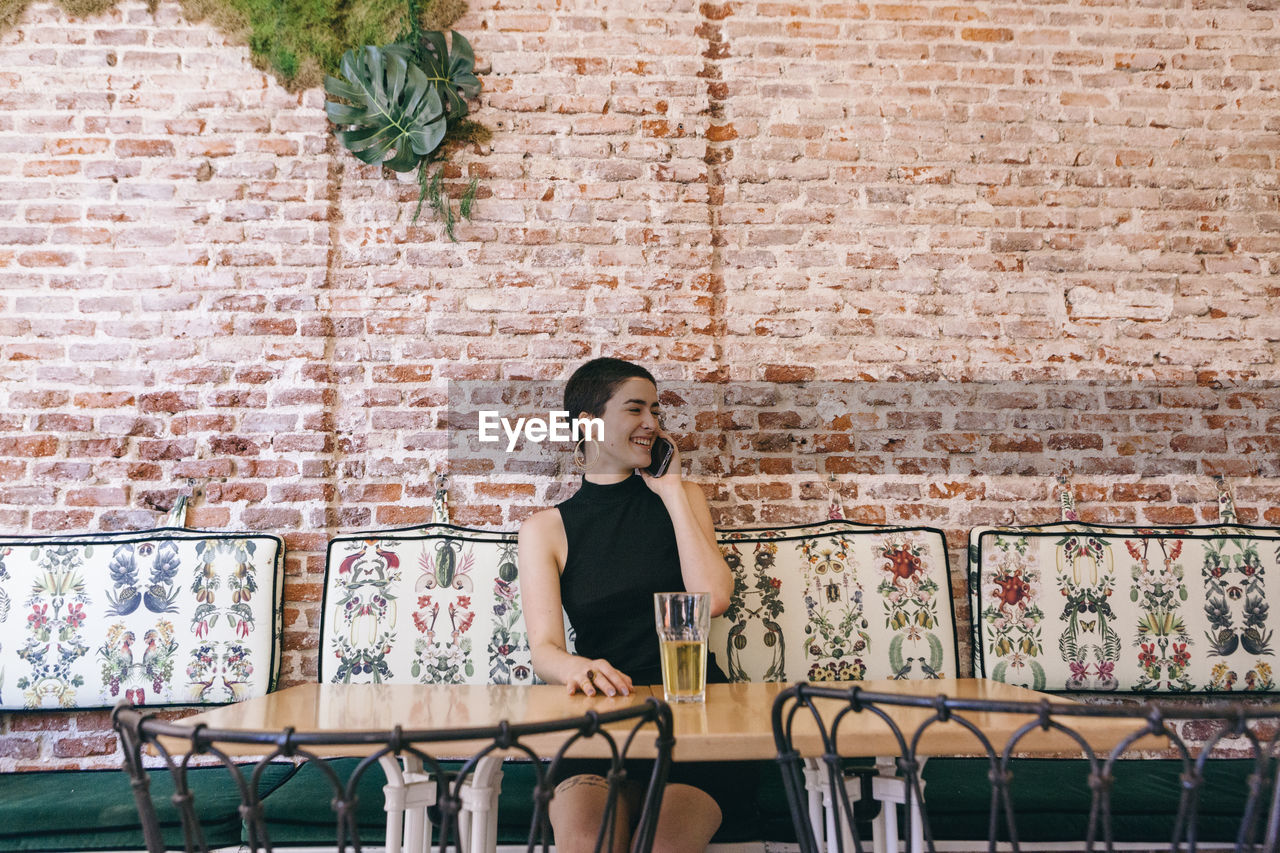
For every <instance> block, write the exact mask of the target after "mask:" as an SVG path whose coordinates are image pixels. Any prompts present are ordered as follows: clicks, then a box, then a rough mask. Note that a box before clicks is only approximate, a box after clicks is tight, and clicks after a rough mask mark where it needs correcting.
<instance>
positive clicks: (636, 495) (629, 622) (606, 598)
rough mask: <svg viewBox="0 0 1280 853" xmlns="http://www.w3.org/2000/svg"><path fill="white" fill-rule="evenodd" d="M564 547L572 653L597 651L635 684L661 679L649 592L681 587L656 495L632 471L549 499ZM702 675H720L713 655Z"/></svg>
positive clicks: (670, 530) (563, 584)
mask: <svg viewBox="0 0 1280 853" xmlns="http://www.w3.org/2000/svg"><path fill="white" fill-rule="evenodd" d="M557 508H558V509H559V510H560V518H561V520H562V521H563V522H564V533H565V538H566V539H567V541H568V546H569V548H568V553H567V554H566V556H565V561H564V570H563V571H561V573H560V601H561V603H562V604H563V605H564V610H565V613H566V614H567V615H568V616H569V623H570V624H571V625H572V626H573V629H574V631H575V632H576V634H577V636H576V638H575V648H576V650H577V653H578V654H580V655H582V656H584V657H589V658H604V659H605V660H607V661H609V663H611V664H613V665H614V666H615V667H617V668H618V669H619V670H621V671H622V672H624V673H626V674H627V675H628V676H630V677H631V680H632V682H633V683H635V684H661V683H662V666H661V661H660V658H659V652H658V635H657V632H656V631H655V630H654V624H653V621H654V616H653V594H654V593H655V592H681V591H683V590H684V577H683V576H682V575H681V574H680V552H679V550H678V549H677V547H676V531H675V528H674V527H673V526H672V524H671V516H670V515H669V514H668V513H667V508H666V507H665V506H664V505H663V503H662V498H660V497H658V496H657V495H656V494H654V493H653V491H652V490H650V488H649V487H648V486H646V485H645V484H644V480H643V479H641V477H640V475H639V474H632V475H631V476H630V477H628V478H627V479H625V480H623V481H622V482H621V483H611V484H609V485H599V484H597V483H590V482H588V481H587V480H586V479H585V478H584V479H583V481H582V488H581V489H579V490H578V492H577V493H576V494H574V496H573V497H571V498H569V499H568V500H567V501H565V502H564V503H562V504H560V505H559V506H558V507H557ZM707 669H708V672H707V680H708V681H711V682H713V683H714V682H718V681H723V680H724V676H723V674H722V673H720V672H719V670H718V668H717V667H716V666H715V663H714V662H713V661H708V667H707Z"/></svg>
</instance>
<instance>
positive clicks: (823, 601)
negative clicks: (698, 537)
mask: <svg viewBox="0 0 1280 853" xmlns="http://www.w3.org/2000/svg"><path fill="white" fill-rule="evenodd" d="M717 539H718V540H719V544H720V550H721V552H722V553H723V554H724V557H725V560H726V562H728V564H729V567H730V569H732V570H733V581H734V590H733V598H732V601H731V603H730V605H729V609H728V610H726V611H725V613H724V614H723V615H721V616H719V617H717V618H716V619H713V620H712V629H711V649H712V651H714V652H715V653H716V657H717V659H718V660H719V662H720V664H721V666H722V667H724V668H725V671H726V674H728V676H729V678H730V680H732V681H795V680H798V679H807V680H810V681H832V680H850V679H869V678H911V679H919V678H943V677H953V678H954V677H955V676H956V675H957V674H958V673H957V667H958V658H957V649H956V635H955V614H954V610H953V604H952V595H951V578H950V574H949V571H948V563H947V548H946V540H945V538H944V536H943V533H942V531H940V530H936V529H934V528H929V527H873V526H869V525H863V524H856V523H854V522H851V521H825V522H821V523H819V524H808V525H797V526H790V527H772V528H760V529H755V530H722V531H719V532H718V534H717Z"/></svg>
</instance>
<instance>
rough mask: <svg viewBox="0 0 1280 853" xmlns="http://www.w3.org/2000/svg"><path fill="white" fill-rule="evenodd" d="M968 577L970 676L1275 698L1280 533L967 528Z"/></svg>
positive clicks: (1232, 527)
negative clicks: (1267, 694) (1274, 606)
mask: <svg viewBox="0 0 1280 853" xmlns="http://www.w3.org/2000/svg"><path fill="white" fill-rule="evenodd" d="M969 566H970V574H969V596H970V603H971V607H972V610H971V612H972V613H973V614H974V619H973V621H974V626H975V637H974V654H975V660H974V671H975V672H977V673H978V674H980V675H982V674H985V675H987V676H988V677H990V678H994V679H997V680H999V681H1006V682H1010V683H1017V684H1022V685H1025V686H1028V687H1034V688H1035V689H1037V690H1071V691H1130V692H1141V693H1165V692H1183V693H1185V692H1190V691H1203V692H1213V693H1217V692H1238V691H1274V690H1275V689H1276V684H1275V679H1274V672H1273V668H1272V661H1273V660H1274V658H1275V646H1276V643H1275V642H1274V633H1275V630H1274V629H1275V624H1276V620H1273V619H1272V618H1271V611H1270V605H1269V602H1270V601H1273V600H1276V597H1277V595H1280V530H1277V529H1274V528H1263V527H1249V526H1245V525H1236V524H1223V525H1215V526H1212V527H1193V528H1181V529H1180V528H1132V527H1113V526H1109V525H1086V524H1080V523H1062V524H1053V525H1047V526H1043V527H1009V528H977V529H975V530H973V531H972V532H971V533H970V536H969Z"/></svg>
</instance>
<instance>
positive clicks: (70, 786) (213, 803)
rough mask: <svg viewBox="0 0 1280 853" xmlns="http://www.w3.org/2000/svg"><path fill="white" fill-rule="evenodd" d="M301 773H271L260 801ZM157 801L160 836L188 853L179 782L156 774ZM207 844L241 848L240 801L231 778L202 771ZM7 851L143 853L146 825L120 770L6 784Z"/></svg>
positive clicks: (14, 777)
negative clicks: (176, 799) (177, 800)
mask: <svg viewBox="0 0 1280 853" xmlns="http://www.w3.org/2000/svg"><path fill="white" fill-rule="evenodd" d="M293 772H294V767H293V766H292V765H290V764H272V765H270V766H269V767H268V768H267V770H266V771H265V772H264V775H263V778H262V783H261V788H260V795H262V794H269V793H270V792H271V791H273V790H275V789H276V788H277V787H278V786H279V785H281V784H282V783H283V782H284V781H285V780H286V779H288V778H289V776H290V775H292V773H293ZM150 775H151V793H152V802H153V803H155V807H156V815H157V817H158V818H159V820H160V825H161V832H162V834H163V836H164V840H165V843H166V845H168V846H169V847H170V849H181V848H182V829H181V824H180V820H179V817H178V810H177V808H176V807H175V806H174V805H173V802H172V799H171V798H172V796H173V779H172V776H171V775H170V774H169V773H168V771H165V770H152V771H151V772H150ZM188 784H189V786H190V788H191V791H192V794H193V795H194V799H195V804H196V808H197V811H198V813H199V815H200V820H201V824H202V825H203V826H204V832H205V838H206V840H207V841H208V843H209V846H210V847H222V846H236V845H238V844H239V843H240V837H241V821H240V814H239V805H240V799H239V796H238V794H237V793H236V791H235V788H234V786H233V785H232V784H231V780H230V778H229V777H228V775H227V771H226V770H225V769H223V768H221V767H201V768H196V769H193V770H191V771H189V774H188ZM0 803H3V808H2V809H0V811H3V813H4V815H5V818H4V819H3V820H0V851H8V850H24V851H33V852H34V851H46V850H47V851H54V850H141V849H144V848H145V844H144V842H143V837H142V824H141V821H140V820H139V818H138V811H137V807H136V806H135V804H134V799H133V791H132V790H131V788H130V787H129V778H128V777H127V776H126V775H125V774H124V773H123V772H122V771H120V770H66V771H61V770H59V771H47V772H40V773H10V774H5V775H2V776H0Z"/></svg>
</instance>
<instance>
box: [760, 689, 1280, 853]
mask: <svg viewBox="0 0 1280 853" xmlns="http://www.w3.org/2000/svg"><path fill="white" fill-rule="evenodd" d="M816 699H824V700H837V701H841V702H844V703H845V705H844V707H841V708H840V709H839V710H838V711H837V712H835V713H834V715H832V714H831V713H830V710H831V709H830V706H828V713H827V714H826V715H825V716H824V714H823V713H822V712H821V711H820V710H819V709H818V708H817V707H816V706H815V705H814V700H816ZM894 708H916V709H923V710H926V711H928V710H932V711H933V714H932V715H931V716H929V717H928V718H927V719H925V720H924V721H923V722H921V723H920V724H919V725H918V726H916V728H915V729H914V730H913V731H905V730H904V729H903V728H902V727H901V726H900V725H899V724H898V723H897V722H896V721H895V720H894V717H893V714H892V713H891V711H892V710H893V709H894ZM857 713H870V714H874V715H876V717H878V718H879V719H880V720H881V721H882V722H883V723H884V725H885V726H886V727H887V729H888V730H889V731H890V732H892V735H893V738H894V739H896V741H897V743H898V750H899V751H898V757H897V767H898V771H899V773H900V774H901V776H902V778H903V780H904V782H905V785H906V796H905V799H906V803H905V806H906V808H905V813H906V821H907V828H906V832H905V833H904V834H905V835H906V836H907V837H911V836H912V834H913V833H912V826H911V823H912V821H913V819H915V818H914V817H913V816H914V815H919V816H920V817H919V818H918V819H919V820H920V822H921V824H922V826H920V827H919V828H917V829H916V830H915V833H914V834H915V836H916V837H917V838H921V837H922V838H923V844H924V848H925V849H926V850H928V851H929V853H934V851H936V849H937V847H936V839H935V838H934V835H933V832H932V830H931V828H930V825H929V818H928V809H927V808H925V807H924V806H925V800H924V798H923V784H922V781H921V778H920V773H921V768H922V765H923V759H924V758H926V757H927V756H921V755H920V753H919V746H920V743H921V739H922V737H923V736H924V735H925V733H926V731H927V730H928V729H929V728H930V727H932V726H934V725H938V724H942V723H947V722H954V723H956V724H958V725H960V726H962V727H964V728H965V729H966V730H967V731H968V732H970V733H971V734H972V735H973V736H974V738H975V742H974V743H975V746H977V747H978V750H975V751H979V750H980V751H981V752H983V753H985V757H986V759H987V760H988V761H989V762H990V767H989V776H988V778H989V779H990V782H991V802H990V808H989V811H988V820H987V849H988V850H989V851H992V853H994V851H995V849H996V846H997V843H998V842H997V839H998V838H999V835H1000V829H1001V828H1002V827H1003V828H1004V829H1005V831H1006V832H1007V833H1008V835H1007V839H1006V840H1004V841H1002V842H999V843H1005V844H1009V845H1010V846H1011V847H1012V850H1013V851H1014V853H1017V851H1018V850H1019V849H1020V848H1019V841H1018V832H1017V820H1016V817H1017V816H1016V814H1015V812H1014V804H1013V800H1012V794H1011V790H1010V783H1011V782H1012V780H1013V772H1012V768H1011V766H1010V763H1011V762H1012V761H1014V760H1016V759H1017V758H1018V757H1019V756H1018V748H1019V744H1020V743H1021V742H1023V740H1024V738H1025V737H1026V736H1027V735H1028V734H1030V733H1031V732H1033V731H1036V730H1045V731H1048V730H1053V731H1057V732H1059V733H1061V734H1062V735H1065V736H1066V737H1068V738H1070V740H1071V741H1073V742H1074V743H1075V745H1076V746H1077V747H1078V748H1079V750H1080V754H1081V755H1082V756H1083V757H1084V758H1086V759H1087V760H1088V762H1089V780H1088V781H1089V785H1090V787H1091V789H1092V792H1093V793H1092V801H1091V807H1090V814H1089V818H1088V826H1087V831H1086V837H1085V838H1084V839H1083V843H1084V849H1085V850H1086V851H1093V850H1094V849H1096V848H1097V847H1098V846H1099V843H1100V842H1101V844H1102V845H1104V847H1105V849H1106V850H1107V851H1109V853H1110V851H1113V850H1114V849H1115V848H1114V844H1115V841H1114V837H1113V836H1114V833H1113V827H1112V821H1111V817H1112V815H1111V796H1110V788H1111V784H1112V782H1113V781H1114V773H1113V771H1114V765H1115V762H1116V761H1117V760H1119V759H1120V758H1121V756H1123V755H1124V754H1125V752H1126V751H1128V750H1129V749H1130V747H1132V746H1133V745H1134V744H1135V743H1136V742H1137V741H1139V740H1140V739H1142V738H1144V737H1148V736H1156V737H1161V738H1165V739H1167V742H1168V744H1169V746H1170V748H1171V749H1172V750H1173V751H1175V752H1176V757H1177V758H1178V759H1180V760H1181V761H1182V771H1183V772H1182V777H1181V786H1182V791H1181V794H1180V798H1179V807H1178V814H1177V817H1176V819H1175V821H1174V825H1173V828H1172V833H1171V838H1170V841H1169V847H1168V849H1170V850H1172V851H1174V853H1177V851H1180V850H1181V849H1182V847H1183V845H1185V846H1186V849H1187V850H1188V851H1190V853H1195V850H1196V845H1197V840H1198V839H1197V817H1198V809H1199V797H1198V793H1199V786H1200V784H1201V783H1202V782H1203V780H1204V767H1205V763H1206V762H1207V761H1209V760H1212V759H1211V755H1212V753H1213V751H1214V750H1215V749H1216V748H1218V747H1219V745H1220V744H1221V743H1222V742H1223V740H1224V739H1226V738H1229V737H1232V738H1240V737H1243V738H1245V740H1246V741H1247V742H1248V744H1249V746H1250V748H1251V755H1250V756H1249V757H1250V758H1251V759H1252V760H1253V761H1254V762H1255V763H1254V768H1253V772H1252V773H1251V774H1250V775H1249V777H1248V796H1247V797H1246V799H1245V802H1244V804H1243V806H1242V809H1241V816H1240V822H1239V828H1238V831H1237V837H1236V842H1235V850H1236V851H1237V852H1238V853H1243V851H1255V850H1263V851H1266V853H1276V851H1277V850H1278V849H1280V838H1278V831H1280V785H1278V784H1277V774H1278V773H1280V728H1277V729H1273V730H1272V732H1271V733H1270V736H1269V737H1267V738H1260V737H1259V736H1258V734H1257V732H1255V731H1254V730H1253V729H1251V728H1250V726H1249V723H1250V722H1251V721H1257V720H1262V719H1266V720H1270V721H1278V720H1280V706H1276V705H1268V706H1250V705H1244V704H1240V703H1230V704H1228V703H1213V704H1203V705H1193V704H1175V703H1167V702H1166V703H1159V702H1148V703H1146V704H1144V705H1141V706H1134V705H1087V704H1066V703H1055V702H1050V701H1048V700H1045V701H1042V702H1011V701H993V700H983V699H956V698H949V697H946V696H937V697H935V698H930V697H922V696H905V695H894V694H884V693H875V692H872V691H867V690H863V689H862V688H860V687H858V686H853V687H849V688H833V687H819V686H813V685H808V684H797V685H795V686H793V687H790V688H788V689H787V690H785V691H783V692H782V693H781V694H779V696H778V697H777V699H776V700H775V702H774V705H773V712H772V725H773V733H774V741H775V745H776V747H777V752H778V759H777V760H778V762H779V764H780V765H781V767H782V776H783V782H784V785H785V788H786V792H787V801H788V802H787V804H788V808H789V810H790V811H791V815H792V822H793V824H794V825H795V830H796V835H797V840H798V841H799V843H800V849H801V851H802V852H803V853H819V851H820V850H821V849H822V842H821V839H819V838H818V837H817V833H818V832H819V831H820V830H821V827H820V825H816V824H815V823H814V822H813V820H812V818H811V814H810V804H809V802H808V797H807V794H806V790H805V776H804V774H805V759H804V758H802V756H801V754H800V753H799V752H798V751H797V750H796V749H795V748H794V745H793V744H794V741H793V733H794V730H795V725H796V721H797V719H798V718H800V719H805V720H806V721H807V720H812V721H813V722H814V723H815V724H816V725H817V727H818V733H819V735H820V738H821V743H822V755H821V756H820V757H819V758H818V759H817V762H818V765H819V768H818V772H820V773H822V772H825V775H826V777H827V778H826V780H825V782H826V784H827V785H828V786H829V787H830V790H832V791H833V792H839V796H836V797H835V799H836V803H835V804H834V805H833V811H835V813H836V814H835V821H834V830H835V837H834V838H829V839H827V842H828V849H835V850H838V851H839V853H846V845H847V843H848V840H849V839H852V842H853V846H854V849H856V850H857V853H862V851H863V842H862V839H861V838H860V837H859V836H858V833H857V831H856V829H855V828H854V823H853V810H852V804H851V798H850V796H849V795H848V792H847V789H846V785H845V779H844V773H843V770H842V756H841V754H840V752H839V749H838V747H837V744H838V741H839V737H840V726H841V723H842V722H844V721H845V720H846V719H847V718H848V717H849V715H851V714H857ZM966 713H996V714H1016V715H1021V716H1024V717H1026V718H1027V721H1026V722H1025V723H1023V724H1022V725H1020V726H1018V727H1017V729H1016V730H1015V731H1014V732H1013V734H1012V735H1010V736H1009V738H1008V740H1007V741H1006V742H1005V743H1004V744H1003V745H1002V746H1000V747H997V746H996V745H995V744H993V743H992V741H991V740H990V739H989V738H988V737H987V735H986V734H985V733H984V732H983V731H982V730H981V729H980V728H979V727H978V726H977V725H976V724H975V723H974V722H973V721H971V720H970V719H968V718H967V717H966V716H965V714H966ZM1072 718H1093V719H1098V718H1112V719H1118V720H1124V719H1128V720H1132V721H1133V722H1134V729H1133V730H1132V732H1130V733H1129V734H1127V735H1126V736H1124V737H1123V738H1122V739H1121V740H1119V741H1118V742H1117V743H1116V744H1115V746H1114V747H1113V748H1112V749H1110V750H1109V751H1095V750H1094V749H1093V748H1092V747H1091V746H1090V745H1089V743H1088V742H1087V741H1086V739H1085V738H1084V736H1082V735H1081V734H1080V733H1079V732H1078V731H1076V730H1074V729H1072V728H1071V727H1070V726H1069V725H1068V724H1067V722H1066V721H1069V720H1071V719H1072ZM1174 720H1201V721H1220V724H1219V725H1218V726H1217V728H1216V729H1215V730H1214V733H1213V734H1212V736H1211V737H1209V738H1207V739H1205V740H1203V741H1197V742H1196V744H1195V745H1194V746H1192V745H1189V744H1188V743H1187V742H1186V741H1185V740H1184V739H1183V738H1182V737H1181V735H1180V734H1179V733H1178V732H1177V731H1176V729H1175V728H1173V727H1172V726H1171V725H1170V722H1171V721H1174ZM812 760H813V759H810V761H811V762H812ZM812 772H813V771H812V769H811V770H810V773H811V774H812ZM913 806H916V807H917V808H915V809H913ZM885 807H886V808H891V807H892V806H890V805H886V806H885ZM831 829H832V824H831V822H830V821H828V832H830V831H831ZM921 830H922V831H921ZM1259 830H1261V838H1260V837H1259V834H1260V833H1259ZM832 842H834V843H832ZM912 846H913V845H908V847H909V848H911V847H912ZM894 853H896V851H894Z"/></svg>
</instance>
